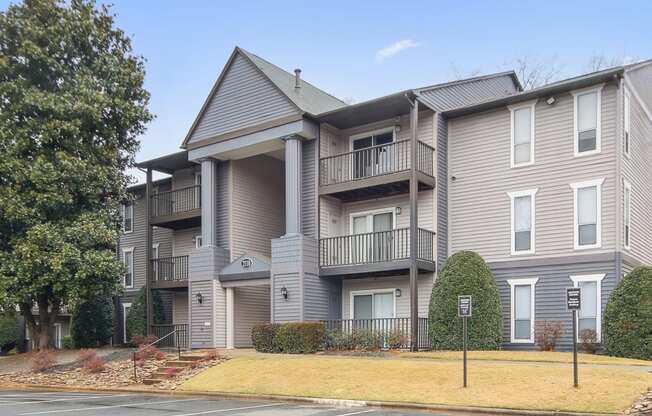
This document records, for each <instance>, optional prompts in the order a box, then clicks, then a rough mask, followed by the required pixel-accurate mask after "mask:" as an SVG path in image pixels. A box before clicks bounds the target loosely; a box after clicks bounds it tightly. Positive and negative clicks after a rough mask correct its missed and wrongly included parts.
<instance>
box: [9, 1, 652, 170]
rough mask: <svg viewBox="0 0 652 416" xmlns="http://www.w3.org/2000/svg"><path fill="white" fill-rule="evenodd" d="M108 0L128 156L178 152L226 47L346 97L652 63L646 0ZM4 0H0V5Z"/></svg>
mask: <svg viewBox="0 0 652 416" xmlns="http://www.w3.org/2000/svg"><path fill="white" fill-rule="evenodd" d="M112 3H113V4H114V6H113V11H114V12H115V13H116V14H117V15H118V18H117V22H118V25H119V26H120V27H121V28H123V29H124V30H125V31H126V32H127V33H128V34H130V35H131V36H132V39H133V46H134V49H135V51H136V52H137V53H139V54H142V55H143V56H144V57H145V58H146V59H147V77H146V87H147V88H148V90H149V91H150V92H151V93H152V99H151V110H152V112H154V113H155V114H156V116H157V118H156V119H155V120H154V121H153V122H152V123H151V124H150V126H149V129H148V131H147V133H146V134H145V135H144V136H143V137H142V146H141V150H140V152H139V153H138V156H137V159H138V160H144V159H147V158H151V157H156V156H160V155H163V154H166V153H171V152H174V151H176V150H178V147H179V144H180V143H181V141H182V140H183V137H184V136H185V134H186V133H187V131H188V129H189V127H190V125H191V124H192V122H193V120H194V118H195V117H196V115H197V112H198V111H199V109H200V107H201V105H202V103H203V101H204V99H205V98H206V96H207V94H208V92H209V90H210V88H211V86H212V85H213V83H214V81H215V79H216V78H217V76H218V74H219V72H220V71H221V69H222V66H223V65H224V63H225V62H226V60H227V58H228V56H229V55H230V53H231V52H232V50H233V48H234V46H236V45H238V46H241V47H243V48H245V49H247V50H249V51H251V52H253V53H255V54H257V55H259V56H261V57H263V58H265V59H267V60H269V61H271V62H273V63H275V64H277V65H279V66H280V67H282V68H284V69H286V70H290V71H291V70H292V69H293V68H295V67H300V68H302V70H303V73H302V76H303V77H304V79H306V80H308V81H310V82H312V83H313V84H315V85H316V86H318V87H320V88H322V89H324V90H325V91H327V92H330V93H332V94H334V95H336V96H338V97H340V98H345V99H352V100H354V101H362V100H366V99H369V98H373V97H377V96H381V95H385V94H388V93H391V92H395V91H399V90H402V89H406V88H412V87H418V86H424V85H429V84H434V83H437V82H443V81H447V80H450V79H452V78H454V77H455V75H456V72H459V73H462V74H468V73H471V72H475V71H478V70H479V71H481V72H482V73H489V72H495V71H500V70H506V69H511V64H512V63H513V61H514V60H515V59H516V58H519V57H529V58H530V59H531V60H539V61H550V60H552V59H555V60H556V62H557V63H558V64H560V65H561V69H562V72H563V75H568V76H572V75H575V74H578V73H581V72H584V70H585V69H586V65H587V62H588V60H589V59H590V57H591V56H594V55H596V54H603V55H605V56H608V57H613V58H618V59H623V58H625V57H637V58H652V42H651V41H650V40H651V39H652V28H651V25H650V21H651V18H652V2H650V1H635V2H625V1H621V2H613V1H609V2H607V1H605V2H601V1H587V2H580V1H569V0H566V1H547V2H541V1H524V0H521V1H471V0H466V1H437V2H435V1H426V2H420V1H414V0H413V1H393V2H389V1H379V0H375V1H373V2H362V1H358V2H356V1H351V0H349V1H328V2H325V1H309V2H308V1H305V0H303V1H296V2H284V1H280V0H278V1H273V2H272V1H267V2H257V1H236V2H233V1H231V2H219V1H179V0H177V1H169V0H156V1H148V0H137V1H134V0H112ZM7 4H8V2H7V1H6V0H0V5H1V6H2V9H5V8H6V7H7ZM397 44H398V46H396V45H397ZM392 46H394V47H393V48H392ZM384 48H389V49H386V50H387V51H389V52H386V53H384V54H383V53H381V54H380V55H379V51H381V50H383V49H384ZM392 52H395V53H394V54H392ZM454 68H457V70H454Z"/></svg>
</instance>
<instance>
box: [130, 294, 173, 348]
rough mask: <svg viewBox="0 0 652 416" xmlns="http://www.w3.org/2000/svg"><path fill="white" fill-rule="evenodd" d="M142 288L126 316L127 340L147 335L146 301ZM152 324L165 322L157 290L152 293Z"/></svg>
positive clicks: (161, 302) (161, 300) (161, 301)
mask: <svg viewBox="0 0 652 416" xmlns="http://www.w3.org/2000/svg"><path fill="white" fill-rule="evenodd" d="M146 299H147V298H146V292H145V288H144V287H143V288H142V289H141V290H140V292H139V293H138V297H137V298H136V300H135V301H134V302H133V304H132V305H131V308H130V309H129V313H128V314H127V339H134V337H136V336H146V335H147V315H146V313H147V300H146ZM152 309H153V312H154V313H153V321H152V323H153V324H162V323H164V321H165V314H164V313H163V299H162V298H161V294H160V293H159V291H158V290H153V291H152Z"/></svg>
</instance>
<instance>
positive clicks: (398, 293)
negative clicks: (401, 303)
mask: <svg viewBox="0 0 652 416" xmlns="http://www.w3.org/2000/svg"><path fill="white" fill-rule="evenodd" d="M395 293H396V297H397V298H400V297H401V294H402V293H401V289H396V291H395Z"/></svg>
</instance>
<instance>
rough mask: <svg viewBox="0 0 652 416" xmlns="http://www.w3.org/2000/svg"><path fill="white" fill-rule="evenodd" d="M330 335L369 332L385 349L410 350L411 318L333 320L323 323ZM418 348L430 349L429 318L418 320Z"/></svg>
mask: <svg viewBox="0 0 652 416" xmlns="http://www.w3.org/2000/svg"><path fill="white" fill-rule="evenodd" d="M321 322H322V323H323V324H324V325H325V326H326V331H327V332H329V333H333V332H337V333H341V334H348V335H352V334H354V333H355V332H356V331H358V332H363V331H368V332H371V333H372V334H374V335H376V336H378V337H380V338H381V339H380V343H381V344H382V345H383V347H384V348H400V349H407V348H410V342H411V338H410V334H411V332H412V329H411V325H410V322H411V319H410V318H375V319H331V320H326V321H321ZM418 325H419V330H418V333H417V348H418V349H420V350H427V349H430V336H429V335H428V318H419V319H418Z"/></svg>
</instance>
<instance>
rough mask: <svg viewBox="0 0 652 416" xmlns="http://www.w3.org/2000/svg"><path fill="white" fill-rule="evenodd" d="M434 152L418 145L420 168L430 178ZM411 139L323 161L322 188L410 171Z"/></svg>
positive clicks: (425, 145) (321, 168)
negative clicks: (323, 186)
mask: <svg viewBox="0 0 652 416" xmlns="http://www.w3.org/2000/svg"><path fill="white" fill-rule="evenodd" d="M434 151H435V150H434V149H433V148H432V147H430V146H428V145H427V144H425V143H423V142H418V143H417V169H418V170H419V171H420V172H423V173H425V174H426V175H429V176H434V174H433V160H434V159H433V158H434ZM410 159H411V157H410V140H401V141H398V142H394V143H390V144H383V145H378V146H372V147H368V148H366V149H360V150H355V151H353V152H348V153H343V154H340V155H334V156H329V157H325V158H322V159H321V160H320V161H319V163H320V177H319V184H320V185H334V184H337V183H343V182H350V181H354V180H359V179H365V178H370V177H373V176H379V175H387V174H391V173H398V172H404V171H407V170H409V169H410V167H411V163H410V162H411V161H410Z"/></svg>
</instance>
